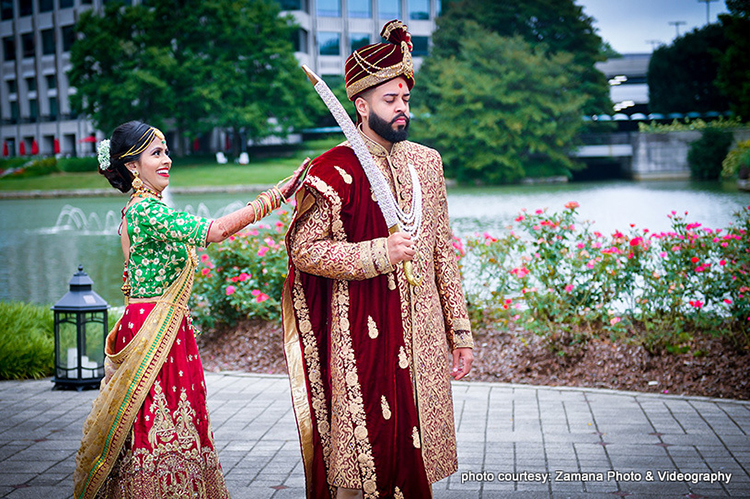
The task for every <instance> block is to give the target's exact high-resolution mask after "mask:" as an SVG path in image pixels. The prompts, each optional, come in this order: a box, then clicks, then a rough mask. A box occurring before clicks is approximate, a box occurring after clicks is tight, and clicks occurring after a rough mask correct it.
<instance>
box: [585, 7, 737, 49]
mask: <svg viewBox="0 0 750 499" xmlns="http://www.w3.org/2000/svg"><path fill="white" fill-rule="evenodd" d="M576 4H577V5H580V6H582V7H583V11H584V12H585V13H586V15H588V16H591V17H593V18H594V27H595V28H597V29H598V34H599V36H600V37H602V39H603V40H604V41H607V42H609V44H610V45H611V46H612V48H614V49H615V50H616V51H617V52H619V53H621V54H633V53H650V52H652V50H653V48H655V47H658V45H654V44H655V43H664V44H670V43H672V41H673V40H674V39H675V37H676V33H677V29H679V32H680V35H684V34H685V33H687V32H688V31H692V30H693V29H695V28H699V27H702V26H704V25H705V24H706V4H705V3H704V2H703V1H699V0H576ZM709 6H710V7H709V10H710V20H711V22H712V23H714V22H716V21H717V15H718V14H723V13H727V8H726V5H725V4H724V0H718V1H713V2H711V3H710V4H709ZM678 21H684V22H685V24H680V25H679V26H675V25H674V24H669V23H670V22H672V23H674V22H678ZM652 41H654V42H653V43H652Z"/></svg>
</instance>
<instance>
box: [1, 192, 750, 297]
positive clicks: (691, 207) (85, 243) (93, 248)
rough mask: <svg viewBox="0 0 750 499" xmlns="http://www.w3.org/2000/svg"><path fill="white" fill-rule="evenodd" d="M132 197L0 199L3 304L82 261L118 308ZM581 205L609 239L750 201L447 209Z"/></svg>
mask: <svg viewBox="0 0 750 499" xmlns="http://www.w3.org/2000/svg"><path fill="white" fill-rule="evenodd" d="M253 197H254V194H250V193H245V194H230V195H222V194H210V195H206V194H203V195H173V196H172V202H173V203H174V206H175V207H177V208H178V209H186V210H187V211H190V212H193V213H198V214H200V215H202V216H208V217H218V216H221V215H222V214H223V213H225V212H226V211H228V210H229V211H231V210H233V209H237V208H239V207H241V206H244V204H245V203H246V202H247V201H248V200H249V199H252V198H253ZM125 201H126V197H125V196H123V197H121V198H120V197H101V198H55V199H30V200H0V262H1V263H0V300H23V301H30V302H36V303H47V304H51V303H54V302H55V301H57V300H58V299H59V298H61V297H62V296H63V295H64V294H65V292H66V291H67V289H68V281H69V280H70V278H71V276H72V275H73V274H74V273H75V272H76V270H77V268H78V265H79V264H83V266H84V270H85V271H86V272H87V273H88V274H89V276H90V277H91V278H92V279H93V281H94V290H95V291H96V292H97V293H99V294H100V295H101V296H102V297H103V298H104V299H105V300H107V301H108V302H109V303H110V304H112V305H121V304H122V295H121V293H120V290H119V288H120V286H121V285H122V264H123V256H122V251H121V250H120V240H119V237H118V236H117V226H118V224H119V218H120V210H121V209H122V207H123V205H124V204H125ZM569 201H576V202H578V203H579V204H580V208H579V213H580V214H581V216H582V218H584V219H589V220H592V221H594V222H595V228H596V229H597V230H599V231H601V232H604V233H609V232H613V231H614V230H617V229H620V230H624V229H627V228H629V224H631V223H634V224H636V225H637V226H638V227H641V228H648V229H650V230H651V231H661V230H666V229H668V228H669V219H668V218H667V215H668V214H669V213H670V212H671V211H672V210H675V211H677V212H678V213H684V212H685V211H687V212H689V215H688V217H689V219H690V220H691V221H698V222H701V223H702V224H703V225H704V226H707V227H712V228H718V227H726V226H727V225H728V224H729V223H730V222H731V221H732V219H733V217H732V213H733V212H735V211H737V210H739V209H741V208H743V207H744V206H747V205H750V193H745V192H738V191H737V190H736V189H733V188H732V187H731V186H721V185H720V184H716V183H694V182H688V181H683V182H628V181H612V182H596V183H578V184H567V185H537V186H512V187H494V188H487V187H482V188H479V187H477V188H454V189H450V190H449V191H448V209H449V212H450V216H451V223H452V225H453V228H454V231H455V232H456V234H457V235H460V236H468V235H473V234H475V233H483V232H490V233H492V234H500V233H502V232H503V231H505V230H507V229H506V226H507V225H509V224H510V223H511V222H512V221H513V219H514V218H515V217H516V216H517V214H518V212H519V211H520V210H521V209H522V208H526V209H528V210H535V209H538V208H548V209H550V210H552V211H558V210H561V209H563V206H564V205H565V203H567V202H569Z"/></svg>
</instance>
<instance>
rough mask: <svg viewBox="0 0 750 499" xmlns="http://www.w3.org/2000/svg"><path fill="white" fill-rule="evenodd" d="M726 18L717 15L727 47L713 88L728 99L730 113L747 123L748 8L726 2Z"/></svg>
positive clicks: (739, 1)
mask: <svg viewBox="0 0 750 499" xmlns="http://www.w3.org/2000/svg"><path fill="white" fill-rule="evenodd" d="M727 8H728V9H729V12H730V14H729V15H726V14H723V15H720V16H719V20H720V21H721V25H722V27H723V28H724V36H725V37H726V38H727V40H728V41H729V47H728V48H727V50H726V51H725V52H724V53H723V54H721V56H720V61H719V72H718V76H717V79H716V85H717V86H718V87H719V88H720V89H721V90H722V92H723V93H724V94H725V95H726V96H727V97H728V98H729V101H730V103H731V108H732V111H734V113H736V114H737V115H739V116H741V117H742V118H743V119H744V120H745V121H747V120H748V119H750V37H748V36H747V34H748V33H750V6H749V5H748V2H747V0H733V1H727Z"/></svg>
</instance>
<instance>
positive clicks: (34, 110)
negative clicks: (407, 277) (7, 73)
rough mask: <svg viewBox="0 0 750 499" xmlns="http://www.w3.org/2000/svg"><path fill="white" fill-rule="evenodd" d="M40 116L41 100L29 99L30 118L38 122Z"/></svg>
mask: <svg viewBox="0 0 750 499" xmlns="http://www.w3.org/2000/svg"><path fill="white" fill-rule="evenodd" d="M38 117H39V102H38V101H37V100H36V99H29V119H30V120H31V122H32V123H33V122H36V120H37V118H38Z"/></svg>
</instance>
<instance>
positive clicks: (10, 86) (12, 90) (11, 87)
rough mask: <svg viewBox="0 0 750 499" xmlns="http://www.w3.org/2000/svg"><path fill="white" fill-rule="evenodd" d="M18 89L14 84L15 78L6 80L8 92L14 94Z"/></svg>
mask: <svg viewBox="0 0 750 499" xmlns="http://www.w3.org/2000/svg"><path fill="white" fill-rule="evenodd" d="M17 91H18V85H16V80H8V93H9V94H14V93H16V92H17Z"/></svg>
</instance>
